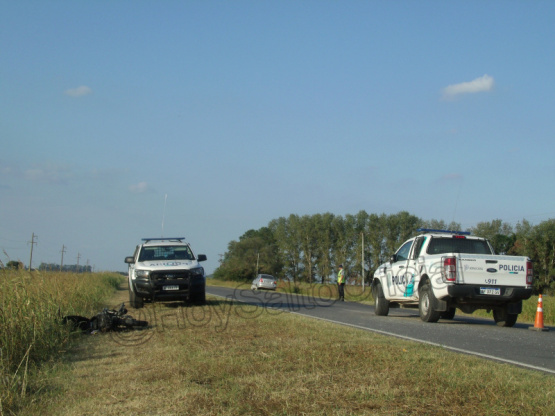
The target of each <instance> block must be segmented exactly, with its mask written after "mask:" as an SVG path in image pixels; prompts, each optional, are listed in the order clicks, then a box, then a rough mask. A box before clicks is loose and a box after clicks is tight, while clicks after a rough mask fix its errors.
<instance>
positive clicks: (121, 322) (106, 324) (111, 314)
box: [62, 303, 148, 334]
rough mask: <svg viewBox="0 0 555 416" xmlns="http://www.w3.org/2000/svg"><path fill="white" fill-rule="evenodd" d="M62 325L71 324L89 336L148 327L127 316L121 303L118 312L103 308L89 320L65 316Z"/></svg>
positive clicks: (123, 304)
mask: <svg viewBox="0 0 555 416" xmlns="http://www.w3.org/2000/svg"><path fill="white" fill-rule="evenodd" d="M62 323H63V324H71V325H72V327H73V329H74V330H81V331H83V332H84V333H90V334H95V333H97V332H110V331H116V332H117V331H126V330H131V329H144V328H146V327H147V326H148V322H147V321H139V320H137V319H135V318H133V317H132V316H131V315H127V309H126V308H125V303H122V304H121V306H120V307H119V309H118V310H115V309H108V308H104V309H102V311H101V312H100V313H98V314H96V315H95V316H93V317H92V318H90V319H89V318H85V317H83V316H78V315H67V316H64V317H63V318H62Z"/></svg>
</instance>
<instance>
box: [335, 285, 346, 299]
mask: <svg viewBox="0 0 555 416" xmlns="http://www.w3.org/2000/svg"><path fill="white" fill-rule="evenodd" d="M337 291H338V293H339V299H340V300H345V283H338V284H337Z"/></svg>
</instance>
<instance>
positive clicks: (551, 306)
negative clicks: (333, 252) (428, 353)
mask: <svg viewBox="0 0 555 416" xmlns="http://www.w3.org/2000/svg"><path fill="white" fill-rule="evenodd" d="M207 284H208V285H214V286H226V287H239V288H243V289H248V288H250V283H239V282H229V281H228V282H226V281H221V280H214V279H208V280H207ZM277 290H278V291H280V292H287V293H297V294H303V295H308V296H317V297H322V298H333V299H335V298H337V286H336V285H322V284H319V283H315V284H308V283H296V284H293V283H290V282H284V281H280V282H278V289H277ZM345 298H346V299H347V300H349V301H351V302H361V303H368V304H373V303H374V299H373V298H372V292H371V290H370V288H369V287H368V286H366V287H365V290H364V291H362V287H361V286H349V285H347V286H346V287H345ZM537 305H538V296H532V297H531V298H530V299H528V300H526V301H524V302H523V304H522V313H521V314H520V315H519V316H518V322H520V323H530V324H533V323H534V320H535V318H536V310H537ZM457 314H462V312H461V311H460V310H457ZM472 315H474V316H480V317H488V318H491V319H492V320H493V314H492V313H491V312H489V313H488V312H487V311H485V310H478V311H476V312H474V313H473V314H472ZM543 317H544V325H555V299H554V298H553V297H552V296H544V297H543Z"/></svg>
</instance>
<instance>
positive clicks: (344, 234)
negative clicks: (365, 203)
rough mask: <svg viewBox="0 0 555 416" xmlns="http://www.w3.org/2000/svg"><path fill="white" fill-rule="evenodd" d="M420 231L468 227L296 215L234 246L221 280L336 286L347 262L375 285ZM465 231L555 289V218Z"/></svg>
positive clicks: (392, 218)
mask: <svg viewBox="0 0 555 416" xmlns="http://www.w3.org/2000/svg"><path fill="white" fill-rule="evenodd" d="M419 228H432V229H442V230H461V225H460V224H459V223H457V222H450V223H446V222H445V221H443V220H423V219H421V218H419V217H417V216H414V215H412V214H410V213H408V212H406V211H402V212H399V213H397V214H389V215H388V214H380V215H378V214H368V213H366V212H365V211H360V212H358V213H357V214H355V215H351V214H347V215H345V216H341V215H334V214H331V213H325V214H314V215H303V216H299V215H296V214H291V215H289V217H287V218H285V217H280V218H278V219H274V220H272V221H270V222H269V223H268V225H267V226H266V227H262V228H260V229H258V230H248V231H247V232H245V233H244V234H243V235H242V236H241V237H239V240H238V241H231V242H229V244H228V249H227V251H226V253H225V254H224V255H223V256H222V258H221V259H220V265H219V267H218V268H217V269H216V270H215V272H214V277H215V278H217V279H223V280H233V281H249V280H252V279H254V277H255V275H256V274H257V273H268V274H271V275H274V276H276V277H279V278H282V279H286V280H290V281H293V282H307V283H328V282H331V281H334V276H335V273H336V271H337V267H338V266H339V264H342V265H343V266H344V268H345V270H347V273H348V276H349V277H350V279H351V281H354V280H356V281H358V282H360V281H361V280H362V279H364V280H365V282H369V281H370V279H371V278H372V275H373V273H374V271H375V269H376V268H377V267H378V266H379V265H380V264H381V263H384V262H385V261H387V259H388V258H389V257H390V256H391V255H392V254H393V253H394V252H395V251H396V250H397V248H398V247H399V246H400V245H401V244H402V243H403V242H404V241H406V240H407V239H409V238H411V237H413V236H415V235H416V234H418V231H417V229H419ZM462 231H470V232H471V233H472V234H473V235H476V236H480V237H485V238H487V239H488V240H489V241H490V243H491V244H492V246H493V248H494V250H495V252H496V253H498V254H508V255H520V256H527V257H530V258H531V259H532V261H533V264H534V274H535V278H536V279H535V284H536V287H537V289H538V290H542V289H543V288H546V287H548V286H549V285H550V284H553V282H554V279H555V219H550V220H547V221H543V222H541V223H540V224H538V225H532V224H531V223H530V222H528V221H527V220H525V219H523V220H522V221H521V222H519V223H517V225H516V226H512V225H511V224H509V223H507V222H504V221H502V220H499V219H495V220H492V221H489V222H480V223H478V224H477V225H476V226H475V227H471V228H469V229H465V230H462ZM363 239H364V246H363ZM363 247H364V250H363ZM363 259H364V260H363Z"/></svg>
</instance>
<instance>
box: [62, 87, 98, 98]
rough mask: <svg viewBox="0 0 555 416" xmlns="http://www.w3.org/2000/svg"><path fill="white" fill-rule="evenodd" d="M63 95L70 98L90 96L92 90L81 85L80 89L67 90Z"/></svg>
mask: <svg viewBox="0 0 555 416" xmlns="http://www.w3.org/2000/svg"><path fill="white" fill-rule="evenodd" d="M64 94H65V95H69V96H70V97H75V98H77V97H83V96H85V95H89V94H92V90H91V89H90V88H89V87H87V86H85V85H81V86H80V87H77V88H70V89H69V90H65V91H64Z"/></svg>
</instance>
